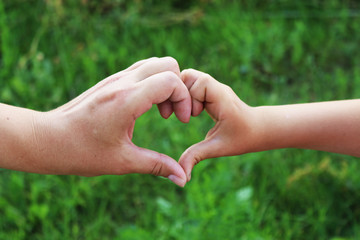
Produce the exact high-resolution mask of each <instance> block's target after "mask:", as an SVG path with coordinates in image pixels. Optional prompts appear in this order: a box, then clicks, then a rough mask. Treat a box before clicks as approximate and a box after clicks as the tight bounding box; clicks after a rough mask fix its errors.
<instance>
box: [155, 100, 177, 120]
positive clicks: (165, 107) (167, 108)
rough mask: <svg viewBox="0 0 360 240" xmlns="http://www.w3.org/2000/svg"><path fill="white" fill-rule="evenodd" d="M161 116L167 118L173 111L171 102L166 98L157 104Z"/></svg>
mask: <svg viewBox="0 0 360 240" xmlns="http://www.w3.org/2000/svg"><path fill="white" fill-rule="evenodd" d="M157 107H158V109H159V112H160V114H161V116H162V117H163V118H165V119H168V118H169V117H170V116H171V114H172V113H173V112H174V109H173V106H172V102H170V100H166V101H165V102H162V103H159V104H158V105H157Z"/></svg>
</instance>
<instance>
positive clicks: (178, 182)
mask: <svg viewBox="0 0 360 240" xmlns="http://www.w3.org/2000/svg"><path fill="white" fill-rule="evenodd" d="M168 179H169V180H170V181H172V182H173V183H175V184H176V185H178V186H180V187H184V186H185V183H186V181H185V180H184V179H182V178H179V177H178V176H175V175H169V176H168Z"/></svg>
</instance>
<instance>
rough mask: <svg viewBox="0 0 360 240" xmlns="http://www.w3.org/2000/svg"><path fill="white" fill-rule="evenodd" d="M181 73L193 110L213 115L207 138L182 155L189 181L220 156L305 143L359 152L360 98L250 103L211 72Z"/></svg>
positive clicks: (315, 147) (308, 146)
mask: <svg viewBox="0 0 360 240" xmlns="http://www.w3.org/2000/svg"><path fill="white" fill-rule="evenodd" d="M181 78H182V80H183V81H184V83H185V85H186V86H187V88H188V89H189V92H190V95H191V97H192V115H193V116H198V115H199V114H200V113H201V112H202V111H203V110H204V109H205V110H206V111H207V113H208V114H209V115H210V116H211V117H212V119H213V120H214V121H215V126H214V127H213V128H212V129H211V130H210V131H209V132H208V134H207V135H206V138H205V139H204V140H203V141H202V142H199V143H196V144H194V145H193V146H191V147H189V148H188V149H187V150H186V151H185V152H184V153H183V154H182V156H181V157H180V161H179V163H180V165H181V166H182V167H183V169H184V171H185V173H186V176H187V180H188V181H189V180H190V178H191V171H192V169H193V167H194V165H196V164H197V163H199V162H200V161H202V160H204V159H208V158H215V157H221V156H233V155H241V154H245V153H251V152H259V151H266V150H272V149H280V148H301V149H313V150H320V151H327V152H334V153H341V154H347V155H352V156H355V157H360V100H344V101H332V102H319V103H307V104H294V105H282V106H261V107H251V106H249V105H247V104H246V103H244V102H243V101H241V100H240V99H239V98H238V96H237V95H236V94H235V93H234V92H233V90H232V89H231V88H230V87H228V86H226V85H224V84H222V83H220V82H218V81H217V80H215V79H214V78H212V77H211V76H210V75H208V74H205V73H202V72H200V71H197V70H194V69H187V70H184V71H182V73H181Z"/></svg>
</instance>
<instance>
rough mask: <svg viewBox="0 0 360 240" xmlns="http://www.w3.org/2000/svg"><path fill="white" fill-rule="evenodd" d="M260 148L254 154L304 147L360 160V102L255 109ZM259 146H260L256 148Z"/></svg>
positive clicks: (254, 150)
mask: <svg viewBox="0 0 360 240" xmlns="http://www.w3.org/2000/svg"><path fill="white" fill-rule="evenodd" d="M254 111H256V112H257V114H258V116H259V119H261V121H262V122H261V121H259V122H258V123H257V125H259V126H258V129H259V137H258V141H259V143H258V144H257V147H256V148H254V149H252V150H250V152H256V151H264V150H270V149H278V148H303V149H313V150H321V151H328V152H335V153H342V154H348V155H352V156H357V157H360V100H345V101H334V102H320V103H308V104H295V105H283V106H265V107H257V108H254ZM255 146H256V145H255Z"/></svg>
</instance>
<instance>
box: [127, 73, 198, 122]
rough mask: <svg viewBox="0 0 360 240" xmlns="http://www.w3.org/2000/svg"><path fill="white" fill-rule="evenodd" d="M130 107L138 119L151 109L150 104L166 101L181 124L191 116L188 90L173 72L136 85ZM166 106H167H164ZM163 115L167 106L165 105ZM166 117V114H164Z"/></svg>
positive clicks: (156, 75) (167, 108)
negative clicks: (170, 104)
mask: <svg viewBox="0 0 360 240" xmlns="http://www.w3.org/2000/svg"><path fill="white" fill-rule="evenodd" d="M136 86H137V88H136V91H134V94H133V96H132V101H131V106H132V107H133V108H134V113H135V117H136V118H137V117H139V116H140V115H142V114H143V113H145V112H146V111H147V110H149V109H150V108H151V105H152V104H159V103H163V102H166V101H169V102H170V103H172V106H173V109H174V112H175V115H176V116H177V118H178V119H179V120H180V121H182V122H188V121H189V119H190V114H191V98H190V94H189V91H188V89H187V88H186V86H185V85H184V83H183V82H182V81H181V79H180V78H179V77H178V76H177V75H176V74H175V73H174V72H170V71H167V72H161V73H158V74H155V75H152V76H151V77H148V78H146V79H145V80H144V81H140V82H138V83H137V84H136ZM166 104H167V105H166ZM164 106H165V107H164V108H166V109H165V110H163V111H165V113H167V114H168V113H169V111H170V110H169V105H168V103H165V105H164ZM165 116H166V114H165Z"/></svg>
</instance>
